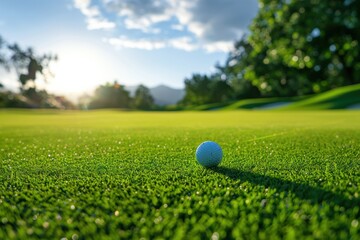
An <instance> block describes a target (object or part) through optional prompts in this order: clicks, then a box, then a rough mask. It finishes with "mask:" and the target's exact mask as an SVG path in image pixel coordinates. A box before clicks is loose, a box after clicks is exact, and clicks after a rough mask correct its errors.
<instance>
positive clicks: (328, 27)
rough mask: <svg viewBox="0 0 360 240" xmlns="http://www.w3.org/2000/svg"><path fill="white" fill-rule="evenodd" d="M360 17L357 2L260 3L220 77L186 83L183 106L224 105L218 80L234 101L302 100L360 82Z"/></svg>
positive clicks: (274, 0) (288, 0) (221, 67)
mask: <svg viewBox="0 0 360 240" xmlns="http://www.w3.org/2000/svg"><path fill="white" fill-rule="evenodd" d="M359 19H360V1H356V0H344V1H320V0H308V1H304V0H300V1H298V0H259V11H258V14H257V16H256V17H255V18H254V19H253V21H252V24H251V26H250V29H249V30H250V31H249V34H248V36H246V37H243V38H242V39H240V40H238V41H237V42H236V43H235V45H234V49H233V50H232V51H231V52H230V53H229V55H228V58H227V60H226V61H225V63H224V64H223V65H218V66H216V67H217V71H216V73H215V74H211V75H203V76H200V75H197V74H194V75H193V76H192V77H191V78H190V79H185V90H186V95H185V98H184V100H183V102H184V103H191V104H204V103H209V102H214V101H219V99H215V98H214V96H213V95H212V94H213V93H214V92H215V91H216V90H214V89H212V87H211V86H214V85H213V83H214V82H216V81H218V80H217V79H218V77H217V76H221V79H223V80H225V82H226V83H227V84H228V86H230V87H231V89H232V91H233V95H232V98H233V99H234V100H235V99H243V98H251V97H267V96H278V97H281V96H301V95H307V94H313V93H320V92H324V91H327V90H329V89H333V88H337V87H340V86H344V85H350V84H356V83H359V82H360V43H359V40H360V31H359V29H360V20H359ZM229 92H230V91H229ZM230 97H231V94H230V95H227V98H230ZM222 100H224V98H223V99H222Z"/></svg>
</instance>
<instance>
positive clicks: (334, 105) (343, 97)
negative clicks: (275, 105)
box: [280, 84, 360, 110]
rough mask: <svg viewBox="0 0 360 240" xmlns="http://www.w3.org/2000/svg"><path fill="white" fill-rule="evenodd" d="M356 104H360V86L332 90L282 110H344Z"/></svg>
mask: <svg viewBox="0 0 360 240" xmlns="http://www.w3.org/2000/svg"><path fill="white" fill-rule="evenodd" d="M356 103H360V84H356V85H351V86H346V87H341V88H337V89H334V90H330V91H328V92H325V93H321V94H318V95H316V96H314V97H311V98H308V99H305V100H302V101H298V102H295V103H293V104H291V105H288V106H285V107H282V108H280V109H284V110H285V109H289V110H290V109H297V110H299V109H313V110H317V109H343V108H347V107H349V106H351V105H353V104H356Z"/></svg>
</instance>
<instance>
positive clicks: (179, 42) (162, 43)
mask: <svg viewBox="0 0 360 240" xmlns="http://www.w3.org/2000/svg"><path fill="white" fill-rule="evenodd" d="M104 42H107V43H109V44H111V45H113V46H115V47H116V48H119V49H121V48H136V49H144V50H154V49H161V48H166V47H173V48H176V49H181V50H185V51H194V50H196V49H197V48H198V45H197V44H196V43H193V42H192V40H191V38H189V37H181V38H172V39H167V40H153V39H151V40H150V39H130V38H128V37H126V36H120V37H117V38H105V39H104Z"/></svg>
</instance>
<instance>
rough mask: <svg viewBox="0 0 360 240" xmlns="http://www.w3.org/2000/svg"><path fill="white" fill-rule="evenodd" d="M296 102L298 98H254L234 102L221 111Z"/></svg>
mask: <svg viewBox="0 0 360 240" xmlns="http://www.w3.org/2000/svg"><path fill="white" fill-rule="evenodd" d="M296 100H298V98H280V97H279V98H255V99H245V100H239V101H236V102H234V103H232V104H230V105H228V106H226V107H224V108H222V109H223V110H235V109H254V108H259V107H263V106H266V105H267V104H271V103H278V102H293V101H296Z"/></svg>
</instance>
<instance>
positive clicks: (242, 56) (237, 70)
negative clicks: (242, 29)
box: [216, 36, 260, 99]
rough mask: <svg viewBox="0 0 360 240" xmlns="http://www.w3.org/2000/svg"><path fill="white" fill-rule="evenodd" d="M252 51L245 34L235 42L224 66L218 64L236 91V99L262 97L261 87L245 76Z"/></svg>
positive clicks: (220, 70) (220, 72)
mask: <svg viewBox="0 0 360 240" xmlns="http://www.w3.org/2000/svg"><path fill="white" fill-rule="evenodd" d="M251 51H252V47H251V45H250V44H249V43H248V41H247V40H246V37H245V36H244V37H243V38H242V39H240V40H239V41H237V42H236V43H235V44H234V50H232V51H230V53H229V55H228V58H227V59H226V61H225V64H224V66H220V65H218V66H216V68H217V69H218V71H219V73H218V75H219V74H220V75H221V76H224V77H223V78H226V79H227V82H228V83H229V86H230V87H231V88H232V90H233V92H234V97H235V99H244V98H256V97H260V91H259V89H258V88H257V87H256V86H254V85H253V84H252V82H251V81H250V80H249V79H247V78H245V73H246V67H247V66H248V65H249V62H248V57H249V54H250V53H251Z"/></svg>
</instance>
